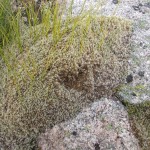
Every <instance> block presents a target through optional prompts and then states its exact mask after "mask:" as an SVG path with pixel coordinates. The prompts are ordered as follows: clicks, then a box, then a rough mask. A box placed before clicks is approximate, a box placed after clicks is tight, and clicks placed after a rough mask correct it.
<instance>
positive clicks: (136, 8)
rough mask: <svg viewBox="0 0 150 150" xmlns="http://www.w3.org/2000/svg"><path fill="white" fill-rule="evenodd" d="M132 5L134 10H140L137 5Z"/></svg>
mask: <svg viewBox="0 0 150 150" xmlns="http://www.w3.org/2000/svg"><path fill="white" fill-rule="evenodd" d="M132 7H133V9H134V10H135V11H139V10H140V7H139V6H132Z"/></svg>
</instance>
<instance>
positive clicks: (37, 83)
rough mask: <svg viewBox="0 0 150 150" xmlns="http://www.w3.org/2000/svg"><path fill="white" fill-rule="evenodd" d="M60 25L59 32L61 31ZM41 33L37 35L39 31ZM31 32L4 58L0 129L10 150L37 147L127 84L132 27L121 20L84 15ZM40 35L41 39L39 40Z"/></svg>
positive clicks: (2, 65) (8, 49)
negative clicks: (45, 135) (50, 131)
mask: <svg viewBox="0 0 150 150" xmlns="http://www.w3.org/2000/svg"><path fill="white" fill-rule="evenodd" d="M56 27H57V30H56ZM35 31H36V32H35ZM43 32H45V24H41V25H39V26H35V27H33V28H30V29H29V30H27V31H26V32H25V33H24V35H23V37H22V41H23V52H22V53H19V51H18V49H17V46H16V45H15V44H14V45H12V46H10V47H7V48H6V49H5V53H4V55H5V56H7V57H5V58H7V59H5V60H7V61H4V59H3V61H2V60H0V65H1V69H0V73H1V78H0V84H1V87H0V90H1V92H0V109H1V112H2V115H1V116H0V120H2V121H1V123H0V128H1V133H0V134H1V135H0V136H1V137H3V138H2V139H1V141H2V145H5V146H6V149H19V150H21V149H26V150H28V149H32V148H33V147H34V146H35V143H36V142H35V139H36V137H37V136H38V134H40V133H41V132H42V131H43V130H44V129H46V128H48V127H52V126H54V125H55V124H57V123H59V122H61V121H64V120H67V119H68V118H71V117H73V116H74V115H75V114H76V113H77V112H79V111H80V109H81V108H82V107H84V106H86V105H87V104H89V103H90V102H91V101H93V100H94V99H97V98H100V97H102V96H110V95H111V94H112V92H113V91H112V89H113V88H114V87H117V86H118V84H120V83H122V81H123V76H124V72H125V70H126V69H127V64H128V63H127V60H128V56H129V54H130V42H129V39H130V35H131V24H130V23H129V22H128V21H126V20H122V19H119V18H116V17H91V16H86V17H83V16H78V17H76V18H73V19H69V20H67V21H66V22H65V21H62V22H60V21H59V19H58V20H57V19H56V20H55V21H54V22H53V23H52V24H50V27H49V28H48V32H47V31H46V32H47V33H48V34H47V36H46V37H45V36H40V35H43V34H42V33H43ZM35 35H37V37H38V40H35Z"/></svg>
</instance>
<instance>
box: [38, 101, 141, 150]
mask: <svg viewBox="0 0 150 150" xmlns="http://www.w3.org/2000/svg"><path fill="white" fill-rule="evenodd" d="M39 147H40V148H41V150H79V149H80V150H100V149H101V150H102V149H103V150H139V149H140V148H139V146H138V142H137V140H136V139H135V137H134V135H133V134H132V131H131V128H130V125H129V122H128V114H127V112H126V110H125V109H124V107H123V105H122V104H121V103H120V102H119V101H113V100H111V99H106V98H102V99H101V100H100V101H97V102H94V103H93V104H92V105H91V106H90V107H89V108H85V109H84V110H83V111H82V112H81V113H79V114H78V115H77V117H76V118H74V119H73V120H70V121H67V122H64V123H61V124H58V125H56V126H54V128H53V129H51V130H47V131H46V132H45V133H44V134H42V135H41V136H40V137H39Z"/></svg>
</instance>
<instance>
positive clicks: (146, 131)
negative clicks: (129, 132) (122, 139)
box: [124, 101, 150, 150]
mask: <svg viewBox="0 0 150 150" xmlns="http://www.w3.org/2000/svg"><path fill="white" fill-rule="evenodd" d="M124 104H125V106H126V107H127V110H128V114H129V118H130V124H131V127H132V129H133V133H134V135H135V136H136V137H137V138H138V139H139V144H140V146H141V148H142V150H148V149H149V147H150V124H149V123H150V102H149V101H146V102H143V103H141V104H129V102H124Z"/></svg>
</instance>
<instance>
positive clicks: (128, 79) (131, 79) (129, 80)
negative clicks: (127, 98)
mask: <svg viewBox="0 0 150 150" xmlns="http://www.w3.org/2000/svg"><path fill="white" fill-rule="evenodd" d="M126 81H127V83H130V82H132V81H133V76H132V74H130V75H128V76H127V78H126Z"/></svg>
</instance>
